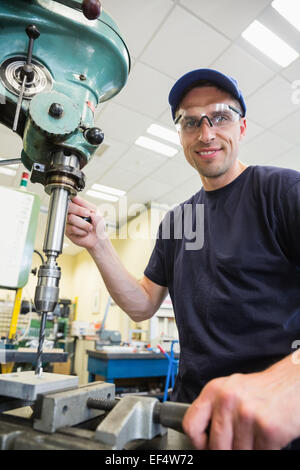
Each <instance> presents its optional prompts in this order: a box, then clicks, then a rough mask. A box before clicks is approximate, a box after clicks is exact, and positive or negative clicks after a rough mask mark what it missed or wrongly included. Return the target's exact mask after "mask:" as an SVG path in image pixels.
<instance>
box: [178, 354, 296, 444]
mask: <svg viewBox="0 0 300 470" xmlns="http://www.w3.org/2000/svg"><path fill="white" fill-rule="evenodd" d="M296 354H297V352H295V353H293V354H292V355H290V356H288V357H286V358H285V359H283V360H282V361H280V362H278V363H276V364H274V365H273V366H272V367H270V368H268V369H267V370H265V371H263V372H259V373H253V374H233V375H231V376H229V377H222V378H218V379H214V380H212V381H210V382H209V383H208V384H207V385H206V386H205V387H204V389H203V390H202V392H201V393H200V395H199V397H198V398H197V399H196V400H195V401H194V402H193V403H192V405H191V406H190V408H189V409H188V411H187V413H186V414H185V417H184V420H183V428H184V430H185V432H186V433H187V434H188V435H189V436H190V438H191V440H192V441H193V443H194V445H195V447H196V448H197V449H218V450H220V449H222V450H226V449H227V450H230V449H242V450H252V449H257V450H259V449H262V450H263V449H267V450H269V449H274V450H275V449H282V448H283V447H285V446H287V445H288V444H289V443H290V442H291V441H292V440H294V439H296V438H298V437H300V398H299V397H300V359H299V357H298V359H297V357H296ZM298 356H299V354H298ZM208 427H209V431H208V432H206V430H207V429H208Z"/></svg>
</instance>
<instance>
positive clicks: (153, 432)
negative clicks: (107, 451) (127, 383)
mask: <svg viewBox="0 0 300 470" xmlns="http://www.w3.org/2000/svg"><path fill="white" fill-rule="evenodd" d="M157 403H158V400H157V399H156V398H149V397H137V396H125V397H124V398H122V400H120V402H119V403H118V404H117V405H116V406H115V407H114V408H113V410H112V411H111V412H110V413H109V415H108V416H107V417H106V418H105V419H104V420H103V421H102V422H101V423H100V424H99V426H98V427H97V429H96V431H95V439H96V440H97V441H100V442H102V443H103V444H106V445H109V446H111V448H112V449H113V450H122V449H123V448H124V446H125V445H126V444H127V443H129V442H130V441H133V440H136V439H153V437H155V436H158V435H163V434H165V433H166V432H167V429H166V428H164V427H163V426H161V425H160V424H157V423H155V422H154V419H153V417H154V408H155V405H156V404H157Z"/></svg>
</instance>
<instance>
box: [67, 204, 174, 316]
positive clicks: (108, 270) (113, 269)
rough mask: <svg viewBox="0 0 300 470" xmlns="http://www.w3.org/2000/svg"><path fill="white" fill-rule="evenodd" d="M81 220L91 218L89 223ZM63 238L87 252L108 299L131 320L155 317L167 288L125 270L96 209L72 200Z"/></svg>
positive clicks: (90, 205)
mask: <svg viewBox="0 0 300 470" xmlns="http://www.w3.org/2000/svg"><path fill="white" fill-rule="evenodd" d="M82 217H91V219H92V223H89V222H87V221H85V220H83V219H82ZM66 235H67V236H68V237H69V238H70V240H71V241H72V242H73V243H75V244H77V245H79V246H82V247H84V248H86V249H87V250H88V252H89V253H90V255H91V256H92V258H93V259H94V261H95V263H96V265H97V267H98V269H99V271H100V274H101V276H102V278H103V281H104V283H105V285H106V287H107V289H108V291H109V293H110V295H111V297H112V298H113V299H114V301H115V302H116V304H117V305H119V307H120V308H121V309H122V310H124V311H125V312H126V313H127V314H128V315H129V316H130V318H131V319H132V320H134V321H137V322H139V321H143V320H147V319H148V318H151V317H152V316H153V315H154V313H155V312H156V311H157V310H158V308H159V307H160V305H161V303H162V301H163V300H164V298H165V297H166V295H167V288H166V287H163V286H160V285H158V284H155V283H154V282H152V281H151V280H150V279H148V278H147V277H146V276H144V277H143V278H142V280H141V281H138V280H137V279H135V278H134V277H133V276H132V275H131V274H130V273H129V272H128V271H127V270H126V269H125V267H124V266H123V265H122V263H121V261H120V259H119V257H118V255H117V253H116V251H115V249H114V247H113V246H112V244H111V242H110V240H109V237H108V235H107V233H106V231H105V221H104V219H103V217H102V216H101V215H100V214H99V213H97V209H96V206H94V205H92V204H90V203H88V202H87V201H84V200H83V199H81V198H79V197H75V198H74V199H73V200H72V202H70V204H69V211H68V218H67V225H66Z"/></svg>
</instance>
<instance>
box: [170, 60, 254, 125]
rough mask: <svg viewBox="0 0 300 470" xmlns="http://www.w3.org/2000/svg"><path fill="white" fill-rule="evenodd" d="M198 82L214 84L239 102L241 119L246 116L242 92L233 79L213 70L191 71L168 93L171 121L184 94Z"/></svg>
mask: <svg viewBox="0 0 300 470" xmlns="http://www.w3.org/2000/svg"><path fill="white" fill-rule="evenodd" d="M200 80H205V81H208V82H210V83H212V84H216V85H217V86H218V87H220V88H222V89H223V90H225V91H227V92H228V93H229V94H230V95H231V96H233V97H234V98H235V99H236V100H238V101H239V103H240V105H241V107H242V110H243V117H244V116H245V115H246V110H247V108H246V104H245V101H244V98H243V95H242V92H241V91H240V89H239V87H238V83H237V81H236V80H235V79H234V78H232V77H229V76H227V75H224V74H223V73H221V72H218V71H217V70H213V69H197V70H192V71H191V72H188V73H186V74H185V75H183V76H182V77H181V78H179V79H178V80H177V82H176V83H175V85H173V87H172V89H171V91H170V94H169V103H170V105H171V111H172V117H173V120H174V119H175V112H176V109H177V108H178V106H179V104H180V101H181V100H182V97H183V95H184V92H185V91H186V90H187V89H188V88H189V87H191V86H192V85H193V84H196V83H197V82H199V81H200Z"/></svg>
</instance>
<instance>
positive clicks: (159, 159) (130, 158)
mask: <svg viewBox="0 0 300 470" xmlns="http://www.w3.org/2000/svg"><path fill="white" fill-rule="evenodd" d="M167 158H168V157H163V156H162V155H159V154H157V153H155V152H151V151H147V150H143V149H141V148H140V147H138V146H136V145H133V146H132V147H131V148H130V149H129V150H128V152H126V153H125V155H124V156H123V157H122V158H120V160H119V161H118V168H122V169H124V170H127V171H132V172H134V173H136V174H138V175H142V176H148V175H149V174H150V173H152V172H153V171H155V170H156V169H157V168H158V167H160V166H161V165H163V164H164V163H165V162H166V159H167Z"/></svg>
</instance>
